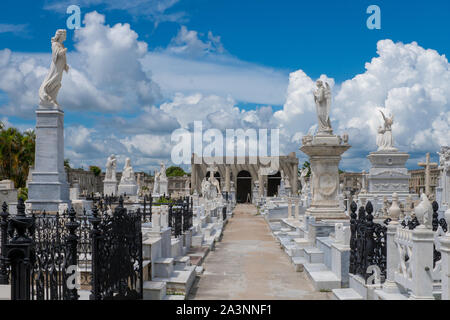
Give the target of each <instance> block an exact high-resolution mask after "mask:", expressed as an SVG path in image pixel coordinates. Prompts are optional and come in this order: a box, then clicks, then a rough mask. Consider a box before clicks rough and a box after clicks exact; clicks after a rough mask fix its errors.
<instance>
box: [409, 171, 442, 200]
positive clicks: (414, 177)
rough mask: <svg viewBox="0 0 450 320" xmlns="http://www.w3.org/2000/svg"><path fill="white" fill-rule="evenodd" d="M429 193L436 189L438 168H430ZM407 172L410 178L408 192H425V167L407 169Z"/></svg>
mask: <svg viewBox="0 0 450 320" xmlns="http://www.w3.org/2000/svg"><path fill="white" fill-rule="evenodd" d="M430 171H431V185H430V188H431V190H430V191H431V194H434V193H435V191H436V186H437V185H438V179H439V169H438V168H435V169H431V170H430ZM408 173H410V174H411V179H410V180H409V190H410V192H414V193H417V194H420V193H421V192H425V169H415V170H408Z"/></svg>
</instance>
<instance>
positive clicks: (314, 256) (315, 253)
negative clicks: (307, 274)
mask: <svg viewBox="0 0 450 320" xmlns="http://www.w3.org/2000/svg"><path fill="white" fill-rule="evenodd" d="M304 257H305V258H306V261H308V263H323V251H322V250H320V249H317V248H314V247H310V248H305V249H304Z"/></svg>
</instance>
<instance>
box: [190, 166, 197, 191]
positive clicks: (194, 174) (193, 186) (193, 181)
mask: <svg viewBox="0 0 450 320" xmlns="http://www.w3.org/2000/svg"><path fill="white" fill-rule="evenodd" d="M194 190H197V166H196V164H194V163H191V193H194Z"/></svg>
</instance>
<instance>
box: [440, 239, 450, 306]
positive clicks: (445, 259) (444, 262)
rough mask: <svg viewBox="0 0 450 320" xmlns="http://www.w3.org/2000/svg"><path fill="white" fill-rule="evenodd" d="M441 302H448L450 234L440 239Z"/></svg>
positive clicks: (449, 286) (449, 294)
mask: <svg viewBox="0 0 450 320" xmlns="http://www.w3.org/2000/svg"><path fill="white" fill-rule="evenodd" d="M440 241H441V268H442V269H441V280H442V300H450V234H449V233H447V234H446V236H445V237H442V238H441V240H440Z"/></svg>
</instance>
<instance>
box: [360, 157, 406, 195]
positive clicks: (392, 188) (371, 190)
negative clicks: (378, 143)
mask: <svg viewBox="0 0 450 320" xmlns="http://www.w3.org/2000/svg"><path fill="white" fill-rule="evenodd" d="M367 158H368V159H369V161H370V163H371V164H372V167H371V168H370V171H369V175H368V183H369V187H368V194H369V195H370V196H378V197H381V198H382V197H384V196H387V197H388V199H391V197H392V194H393V193H394V192H396V193H397V194H398V196H399V199H400V200H402V201H404V200H405V199H406V197H407V196H408V195H409V179H410V178H411V175H410V174H409V173H408V169H406V167H405V163H406V161H407V160H408V158H409V154H407V153H406V152H398V151H377V152H371V153H370V154H369V155H368V156H367Z"/></svg>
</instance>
